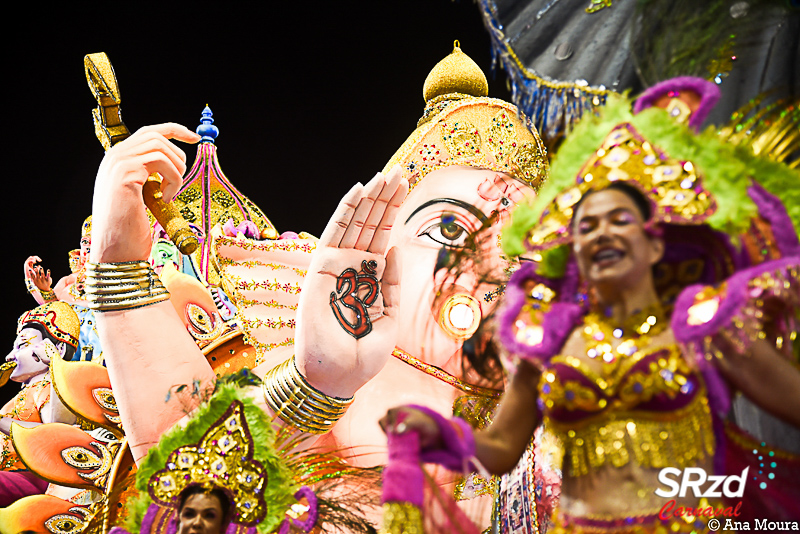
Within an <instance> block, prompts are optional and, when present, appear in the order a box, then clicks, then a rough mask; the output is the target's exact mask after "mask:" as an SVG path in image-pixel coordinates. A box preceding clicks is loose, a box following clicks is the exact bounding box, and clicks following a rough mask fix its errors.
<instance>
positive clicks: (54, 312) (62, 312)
mask: <svg viewBox="0 0 800 534" xmlns="http://www.w3.org/2000/svg"><path fill="white" fill-rule="evenodd" d="M28 323H38V324H40V325H42V326H43V327H44V328H45V330H47V333H49V334H50V335H51V336H53V337H54V338H56V339H57V340H59V341H63V342H64V343H66V344H68V345H71V346H73V347H76V348H77V347H78V338H79V337H80V330H81V321H80V319H78V315H77V314H76V313H75V310H73V309H72V306H70V305H69V304H67V303H66V302H61V301H55V302H48V303H47V304H42V305H41V306H39V307H38V308H34V309H32V310H30V311H28V312H25V313H23V314H22V316H20V318H19V320H18V321H17V334H19V333H20V331H21V330H22V329H23V328H24V327H25V325H27V324H28Z"/></svg>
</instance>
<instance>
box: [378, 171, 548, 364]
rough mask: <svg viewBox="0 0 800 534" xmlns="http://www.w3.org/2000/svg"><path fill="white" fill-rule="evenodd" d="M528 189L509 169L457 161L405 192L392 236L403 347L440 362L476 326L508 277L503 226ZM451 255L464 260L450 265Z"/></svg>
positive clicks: (527, 192)
mask: <svg viewBox="0 0 800 534" xmlns="http://www.w3.org/2000/svg"><path fill="white" fill-rule="evenodd" d="M533 194H534V193H533V189H532V188H531V187H530V186H528V185H526V184H524V183H522V182H519V181H517V180H515V179H513V178H511V177H510V176H509V175H507V174H504V173H500V172H497V171H493V170H486V169H479V168H474V167H468V166H458V165H454V166H449V167H444V168H441V169H438V170H435V171H433V172H430V173H429V174H428V175H427V176H425V178H424V180H422V181H420V182H419V183H418V184H417V185H416V187H415V188H414V189H413V190H412V191H411V192H410V193H409V195H408V198H407V199H406V201H405V202H404V204H403V206H402V207H401V208H400V211H399V213H398V216H397V219H396V221H395V225H394V227H393V229H392V235H391V239H390V246H394V247H398V249H399V250H400V252H401V258H402V262H403V271H402V272H403V274H402V276H403V278H402V283H401V287H402V295H401V311H400V321H401V326H400V331H401V332H403V335H402V336H401V338H400V340H399V346H400V348H401V349H404V350H406V351H408V352H410V353H412V354H414V355H415V356H417V357H422V358H424V359H425V361H427V362H428V363H433V364H434V365H439V366H442V365H444V364H445V363H446V360H447V359H449V358H451V357H452V355H453V354H454V352H455V351H457V350H458V349H459V348H460V346H461V343H462V342H463V340H464V339H466V338H468V337H470V336H471V335H472V334H473V333H474V332H475V330H476V329H477V327H478V325H479V323H480V320H481V318H482V317H485V316H486V315H487V314H488V313H489V312H490V311H491V310H492V309H493V307H494V306H495V304H496V302H497V300H498V299H497V297H498V296H499V295H498V293H499V292H500V291H501V288H502V286H501V285H500V283H501V282H502V281H503V280H504V279H505V278H506V274H505V273H504V270H505V268H506V267H508V262H507V261H506V260H505V259H504V258H503V257H502V256H501V253H502V251H501V249H500V242H499V233H500V229H501V227H502V225H503V223H504V222H505V221H506V220H507V219H508V216H509V213H510V210H512V209H513V207H514V206H515V205H516V204H517V203H519V202H520V201H521V200H523V199H524V198H525V197H527V196H531V195H533ZM453 257H458V258H464V262H462V264H461V265H457V266H455V267H454V266H453V265H449V263H452V262H448V259H449V258H453ZM423 353H424V354H423ZM440 359H441V360H444V361H438V360H440Z"/></svg>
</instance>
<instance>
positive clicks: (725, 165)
mask: <svg viewBox="0 0 800 534" xmlns="http://www.w3.org/2000/svg"><path fill="white" fill-rule="evenodd" d="M631 107H632V101H631V100H630V99H629V98H627V97H626V96H619V95H609V96H608V98H607V102H606V105H605V107H603V108H601V109H600V112H599V114H598V115H585V116H584V118H583V119H582V120H581V121H580V123H578V125H577V126H576V127H575V129H574V130H573V131H572V133H570V135H569V136H568V137H567V139H566V140H565V141H564V143H563V145H562V146H561V148H560V149H559V150H558V152H557V153H556V154H555V156H554V157H553V162H552V164H551V166H550V175H549V177H548V179H547V181H546V182H545V184H544V186H543V187H542V189H541V190H540V191H539V195H538V196H537V197H536V199H535V200H534V201H533V203H532V204H521V205H520V206H519V207H517V209H516V210H515V211H514V214H513V217H512V220H511V224H510V226H509V227H507V228H506V229H505V230H504V232H503V249H504V251H505V252H506V253H507V254H509V255H512V256H519V255H520V254H523V253H524V252H525V250H526V248H525V236H526V235H527V234H528V232H529V231H530V229H531V228H532V227H534V226H535V225H536V224H537V223H538V221H539V217H540V216H541V213H542V212H543V211H544V209H545V208H546V207H547V206H548V205H549V204H550V203H551V202H552V201H553V200H554V199H555V197H556V196H557V195H558V193H560V192H561V191H563V190H564V189H566V188H567V187H570V186H573V185H575V178H576V176H577V175H578V173H579V172H580V170H581V168H582V167H583V165H584V164H585V163H586V161H587V160H588V159H589V158H590V157H591V156H592V154H593V153H594V152H595V151H596V150H597V149H598V148H599V147H600V146H601V144H602V142H603V140H604V139H605V138H606V136H607V135H608V134H609V133H610V132H611V130H612V129H613V128H614V127H615V126H617V125H618V124H622V123H630V124H631V125H632V126H633V127H634V128H635V129H636V130H637V131H638V132H639V133H640V134H641V135H643V136H644V137H645V138H646V139H648V140H649V141H650V142H651V143H652V144H653V146H655V147H656V148H658V149H660V150H662V151H664V152H666V153H667V154H668V155H669V156H670V157H671V158H675V159H678V160H688V161H691V162H692V163H693V164H694V166H695V167H696V168H697V170H698V172H699V174H700V176H701V179H702V184H703V186H704V187H705V188H706V189H707V190H708V191H710V192H711V194H712V195H713V196H714V199H715V200H716V202H717V211H716V213H714V214H713V215H712V216H711V217H710V218H709V219H708V224H709V225H710V226H711V227H713V228H714V229H716V230H721V231H723V232H726V233H728V234H730V235H732V236H737V235H740V234H742V233H744V232H746V231H747V230H748V228H749V226H750V221H751V219H752V218H753V217H754V216H755V215H756V214H757V208H756V206H755V204H754V203H753V201H752V200H751V199H750V197H749V195H748V194H747V188H748V187H749V185H750V180H751V178H752V179H755V180H756V181H758V182H759V183H760V184H761V185H762V186H763V187H764V188H765V189H766V190H767V191H769V192H770V193H772V194H774V195H776V196H777V197H778V198H779V199H780V200H781V201H782V202H783V205H784V206H785V207H786V209H787V211H788V213H789V217H790V218H791V219H792V223H793V224H794V226H795V228H798V227H800V188H798V187H797V185H798V183H800V172H798V171H796V170H793V169H791V168H789V167H788V166H786V165H784V164H782V163H778V162H775V161H772V160H770V159H768V158H766V157H759V156H756V155H754V154H753V153H752V152H751V151H750V150H749V149H747V148H745V147H740V146H737V145H734V144H731V143H726V142H724V140H722V139H720V138H719V136H718V135H717V132H716V130H715V129H714V128H713V127H709V128H708V129H706V130H705V131H704V132H702V133H700V134H695V133H693V132H692V131H691V130H689V129H688V128H687V127H686V126H685V125H682V124H678V123H677V122H675V121H674V120H673V119H672V118H671V117H670V116H669V115H668V114H667V113H666V112H665V111H664V110H662V109H660V108H649V109H646V110H644V111H642V112H641V113H639V114H638V115H633V113H632V112H631Z"/></svg>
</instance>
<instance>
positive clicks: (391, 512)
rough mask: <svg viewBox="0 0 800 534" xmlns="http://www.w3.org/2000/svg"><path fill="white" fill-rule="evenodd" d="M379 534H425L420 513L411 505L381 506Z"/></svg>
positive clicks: (393, 504)
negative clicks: (381, 518)
mask: <svg viewBox="0 0 800 534" xmlns="http://www.w3.org/2000/svg"><path fill="white" fill-rule="evenodd" d="M379 532H380V534H425V529H424V528H423V524H422V511H421V510H420V509H419V508H418V507H416V506H414V505H413V504H411V503H407V502H387V503H384V505H383V526H381V529H380V531H379Z"/></svg>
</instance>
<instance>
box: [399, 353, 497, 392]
mask: <svg viewBox="0 0 800 534" xmlns="http://www.w3.org/2000/svg"><path fill="white" fill-rule="evenodd" d="M392 356H394V357H395V358H397V359H398V360H400V361H402V362H405V363H407V364H408V365H410V366H411V367H413V368H414V369H417V370H419V371H422V372H423V373H425V374H426V375H430V376H432V377H434V378H438V379H439V380H441V381H442V382H444V383H445V384H448V385H450V386H453V387H454V388H456V389H459V390H461V391H463V392H464V393H468V394H470V395H478V396H481V397H492V398H499V397H500V396H501V395H502V394H503V391H502V390H499V389H492V388H485V387H481V386H475V385H473V384H468V383H467V382H464V381H462V380H460V379H459V378H456V377H455V376H453V375H451V374H450V373H448V372H447V371H445V370H444V369H441V368H439V367H436V366H435V365H430V364H428V363H425V362H423V361H422V360H420V359H417V358H415V357H414V356H412V355H410V354H409V353H407V352H406V351H404V350H403V349H399V348H395V349H394V350H393V351H392Z"/></svg>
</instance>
